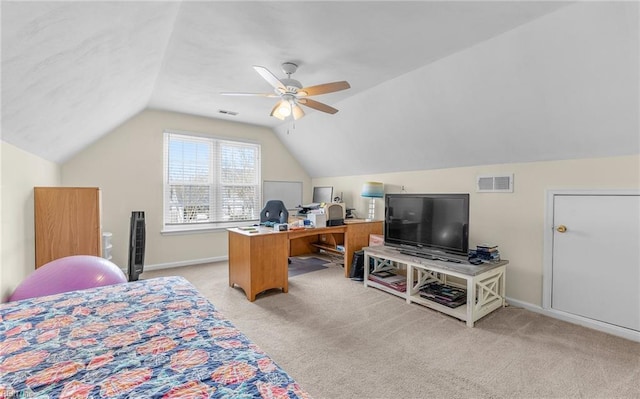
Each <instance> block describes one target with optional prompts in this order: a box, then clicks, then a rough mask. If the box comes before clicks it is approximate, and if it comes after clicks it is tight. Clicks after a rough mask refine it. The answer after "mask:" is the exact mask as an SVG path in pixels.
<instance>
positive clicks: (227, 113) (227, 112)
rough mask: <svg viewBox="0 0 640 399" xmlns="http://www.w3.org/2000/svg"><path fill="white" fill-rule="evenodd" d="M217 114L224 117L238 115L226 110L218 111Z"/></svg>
mask: <svg viewBox="0 0 640 399" xmlns="http://www.w3.org/2000/svg"><path fill="white" fill-rule="evenodd" d="M218 112H219V113H221V114H224V115H231V116H236V115H238V113H237V112H235V111H227V110H224V109H219V110H218Z"/></svg>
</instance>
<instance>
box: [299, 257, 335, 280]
mask: <svg viewBox="0 0 640 399" xmlns="http://www.w3.org/2000/svg"><path fill="white" fill-rule="evenodd" d="M289 259H290V261H291V263H289V278H291V277H294V276H299V275H301V274H305V273H311V272H315V271H318V270H322V269H326V268H327V266H325V265H326V264H327V263H329V262H328V261H327V260H326V259H320V258H316V257H313V256H305V257H302V256H293V257H291V258H289Z"/></svg>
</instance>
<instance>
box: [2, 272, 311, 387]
mask: <svg viewBox="0 0 640 399" xmlns="http://www.w3.org/2000/svg"><path fill="white" fill-rule="evenodd" d="M13 397H16V398H17V397H47V398H208V397H212V398H217V397H236V398H238V397H239V398H250V397H252V398H256V397H257V398H260V397H263V398H308V397H309V395H308V394H307V393H306V392H305V391H304V390H303V389H302V388H301V387H300V386H299V385H298V384H297V383H296V382H295V381H294V380H293V379H292V378H291V376H289V375H288V374H287V373H286V372H285V371H284V370H282V369H281V368H280V367H279V366H278V365H277V364H276V363H275V362H274V361H273V360H272V359H271V358H270V357H269V356H268V355H267V354H265V353H264V352H263V351H262V350H260V348H258V347H257V346H256V345H255V344H254V343H252V342H251V341H250V340H249V339H248V338H247V337H246V336H245V335H244V334H242V333H241V332H240V331H239V330H238V329H237V328H236V327H234V326H233V325H232V324H231V322H229V321H228V320H226V319H225V318H224V317H223V316H222V315H221V314H220V313H219V312H218V311H217V310H216V308H215V307H214V306H213V305H212V304H211V303H210V302H209V301H208V300H207V299H206V298H204V297H203V296H202V295H201V294H200V293H199V292H198V291H197V290H196V289H195V288H194V287H193V286H192V285H191V284H190V283H189V282H188V281H187V280H185V279H184V278H182V277H163V278H156V279H150V280H141V281H137V282H133V283H127V284H118V285H112V286H106V287H99V288H93V289H89V290H81V291H73V292H67V293H63V294H57V295H50V296H46V297H41V298H32V299H25V300H21V301H16V302H9V303H4V304H0V399H2V398H13Z"/></svg>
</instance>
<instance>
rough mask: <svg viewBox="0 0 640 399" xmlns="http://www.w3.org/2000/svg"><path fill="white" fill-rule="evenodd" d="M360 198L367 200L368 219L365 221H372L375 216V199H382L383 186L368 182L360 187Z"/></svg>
mask: <svg viewBox="0 0 640 399" xmlns="http://www.w3.org/2000/svg"><path fill="white" fill-rule="evenodd" d="M360 195H361V196H362V197H365V198H369V199H370V202H369V217H368V218H367V220H373V219H374V218H375V215H376V198H383V197H384V185H383V184H382V183H379V182H375V181H368V182H366V183H364V185H363V186H362V193H361V194H360Z"/></svg>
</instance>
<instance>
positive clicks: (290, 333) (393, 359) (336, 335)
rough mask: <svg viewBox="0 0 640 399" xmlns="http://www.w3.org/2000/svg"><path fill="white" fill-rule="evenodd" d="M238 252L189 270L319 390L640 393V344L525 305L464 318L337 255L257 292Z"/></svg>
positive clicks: (352, 394)
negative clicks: (375, 284) (279, 286)
mask: <svg viewBox="0 0 640 399" xmlns="http://www.w3.org/2000/svg"><path fill="white" fill-rule="evenodd" d="M227 269H228V266H227V264H226V263H216V264H206V265H197V266H189V267H181V268H175V269H164V270H158V271H154V272H145V273H144V274H143V275H142V276H141V278H145V279H146V278H152V277H158V276H167V275H181V276H184V277H185V278H187V279H188V280H189V281H191V282H192V283H193V284H194V285H195V286H196V287H197V288H198V289H199V290H200V292H202V293H203V294H204V295H205V296H206V297H207V298H209V300H210V301H211V302H212V303H213V304H214V305H215V306H216V307H217V308H218V309H219V310H220V311H221V312H222V313H223V314H224V315H225V316H226V317H227V318H228V319H230V320H231V321H232V322H233V323H234V324H235V325H236V326H237V327H238V328H240V329H241V330H242V331H243V332H244V333H245V334H246V335H247V336H248V337H250V338H251V339H252V340H253V341H254V342H255V343H257V344H258V345H259V346H260V347H261V348H262V349H263V350H265V351H266V352H267V353H268V354H269V355H270V356H271V357H272V358H273V359H274V360H275V361H276V362H277V363H278V364H279V365H280V366H282V367H283V368H284V369H285V370H287V371H288V372H289V373H290V374H291V376H292V377H293V378H295V379H296V380H297V381H298V382H299V383H300V384H301V385H302V386H303V387H304V388H305V389H306V390H307V391H308V392H309V393H310V394H311V395H312V396H313V397H314V398H640V344H639V343H635V342H632V341H629V340H625V339H623V338H619V337H615V336H611V335H608V334H605V333H602V332H598V331H594V330H591V329H587V328H584V327H580V326H576V325H573V324H570V323H566V322H563V321H559V320H556V319H552V318H548V317H545V316H542V315H539V314H536V313H533V312H529V311H526V310H523V309H518V308H514V307H507V308H504V309H499V310H498V311H496V312H494V313H492V314H490V315H488V316H486V317H485V318H483V319H481V320H479V321H478V322H477V323H476V326H475V327H474V328H468V327H466V326H465V324H464V323H463V322H461V321H458V320H456V319H454V318H451V317H449V316H445V315H442V314H440V313H438V312H436V311H433V310H430V309H426V308H424V307H421V306H419V305H416V304H411V305H408V304H407V303H406V302H405V301H404V300H402V299H400V298H398V297H395V296H392V295H389V294H387V293H384V292H381V291H378V290H376V289H374V288H364V286H363V285H362V282H355V281H351V280H350V279H348V278H345V277H344V270H343V269H342V268H341V267H340V266H337V265H333V266H331V267H329V268H327V269H323V270H319V271H315V272H313V273H307V274H303V275H300V276H297V277H296V278H293V279H290V280H289V293H287V294H283V293H281V292H280V291H278V290H273V291H268V292H266V293H264V294H261V295H259V296H258V298H257V299H256V301H255V302H253V303H251V302H249V301H248V300H247V299H246V296H245V295H244V293H243V292H242V290H241V289H240V288H230V287H229V282H228V270H227Z"/></svg>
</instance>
